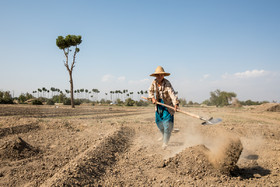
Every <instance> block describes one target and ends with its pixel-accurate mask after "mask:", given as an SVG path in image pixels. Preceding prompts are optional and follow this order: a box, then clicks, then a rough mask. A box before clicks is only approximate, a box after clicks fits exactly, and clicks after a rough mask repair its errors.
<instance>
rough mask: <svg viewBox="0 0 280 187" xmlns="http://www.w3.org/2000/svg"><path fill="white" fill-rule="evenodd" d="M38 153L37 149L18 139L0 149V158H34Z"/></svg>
mask: <svg viewBox="0 0 280 187" xmlns="http://www.w3.org/2000/svg"><path fill="white" fill-rule="evenodd" d="M38 153H39V149H38V148H35V147H33V146H31V145H30V144H28V143H27V142H26V141H24V140H23V139H22V138H20V137H16V138H15V139H13V140H11V141H8V142H6V143H4V145H3V146H2V147H1V148H0V158H1V159H2V160H4V159H10V160H20V159H24V158H29V157H32V156H35V155H37V154H38Z"/></svg>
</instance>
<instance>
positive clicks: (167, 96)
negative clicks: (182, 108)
mask: <svg viewBox="0 0 280 187" xmlns="http://www.w3.org/2000/svg"><path fill="white" fill-rule="evenodd" d="M169 75H170V73H166V72H165V71H164V69H163V67H161V66H158V67H157V68H156V71H155V72H154V73H153V74H151V75H150V76H153V77H156V79H155V80H154V81H153V82H152V84H151V86H150V88H149V98H150V99H151V100H152V102H153V103H154V104H155V103H156V102H161V103H164V104H167V105H170V106H173V107H174V108H175V111H177V109H178V107H179V101H178V98H177V96H176V94H175V92H174V90H173V87H172V85H171V83H170V82H169V81H168V80H167V79H165V78H164V76H169ZM155 95H156V97H155ZM155 111H156V112H155V113H156V124H157V127H158V128H159V130H160V132H161V134H162V137H161V138H160V139H159V141H162V140H163V145H162V148H163V149H166V147H167V144H168V141H169V139H170V136H171V132H172V130H173V126H174V113H175V111H174V110H172V109H169V108H166V107H164V106H162V105H156V107H155Z"/></svg>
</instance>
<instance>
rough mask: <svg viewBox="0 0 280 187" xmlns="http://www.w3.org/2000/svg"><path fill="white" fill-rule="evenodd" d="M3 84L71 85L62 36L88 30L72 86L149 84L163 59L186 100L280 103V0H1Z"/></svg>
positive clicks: (19, 89)
mask: <svg viewBox="0 0 280 187" xmlns="http://www.w3.org/2000/svg"><path fill="white" fill-rule="evenodd" d="M0 7H1V11H0V28H1V30H0V33H1V34H0V41H1V43H0V64H1V67H0V90H2V91H7V90H9V91H11V92H12V91H13V93H14V94H15V95H18V94H20V93H26V92H29V93H32V91H34V90H37V89H38V88H42V87H46V88H48V89H49V88H50V87H56V88H60V89H61V90H64V89H69V88H70V85H69V75H68V72H67V70H66V68H65V67H64V65H63V61H64V60H65V58H64V55H63V51H61V50H60V49H59V48H58V47H57V46H56V43H55V42H56V38H57V36H59V35H62V36H66V35H68V34H74V35H81V36H82V40H83V42H82V44H81V45H80V50H81V51H80V53H78V55H77V64H76V67H75V68H74V72H73V77H74V89H80V88H84V89H89V90H91V89H93V88H95V89H99V90H100V91H101V93H100V94H101V96H102V95H104V93H105V92H107V93H108V92H110V91H111V90H112V91H114V90H123V89H128V90H129V91H133V92H137V91H140V90H147V89H148V87H149V86H150V83H151V82H152V80H153V78H152V77H150V76H149V75H150V74H151V73H153V72H154V71H155V69H156V67H157V66H158V65H161V66H163V67H164V69H165V71H166V72H169V73H171V76H169V77H167V79H168V80H170V81H171V83H172V84H173V87H174V89H175V90H176V91H178V93H179V94H178V96H179V98H185V99H186V100H187V101H190V100H192V101H196V102H202V101H204V100H205V99H209V97H210V92H211V91H214V90H216V89H220V90H223V91H228V92H235V93H236V94H237V97H238V99H239V100H242V101H244V100H248V99H251V100H254V101H263V100H267V101H273V100H275V101H278V102H280V86H279V82H280V11H279V10H280V1H279V0H261V1H260V0H246V1H244V0H227V1H225V0H211V1H210V0H204V1H202V0H88V1H87V0H82V1H73V0H67V1H66V0H48V1H38V0H26V1H21V0H18V1H15V0H10V1H4V0H2V1H0Z"/></svg>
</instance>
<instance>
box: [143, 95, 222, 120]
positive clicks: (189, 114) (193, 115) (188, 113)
mask: <svg viewBox="0 0 280 187" xmlns="http://www.w3.org/2000/svg"><path fill="white" fill-rule="evenodd" d="M142 98H143V99H146V100H148V101H150V100H151V99H149V98H146V97H142ZM156 104H158V105H162V106H165V107H167V108H171V109H173V110H175V108H174V107H172V106H169V105H166V104H163V103H160V102H156ZM177 112H180V113H183V114H186V115H188V116H191V117H194V118H197V119H200V120H202V121H203V122H202V123H201V124H202V125H214V124H217V123H220V122H221V121H222V119H220V118H215V119H214V118H213V117H211V118H209V119H206V118H204V117H201V116H199V115H196V114H192V113H190V112H186V111H183V110H179V109H177Z"/></svg>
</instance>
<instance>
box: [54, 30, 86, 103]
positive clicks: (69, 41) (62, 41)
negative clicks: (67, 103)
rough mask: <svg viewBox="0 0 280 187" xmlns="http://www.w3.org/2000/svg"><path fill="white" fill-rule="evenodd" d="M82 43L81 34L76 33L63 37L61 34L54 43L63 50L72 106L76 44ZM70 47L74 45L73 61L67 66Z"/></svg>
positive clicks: (77, 50) (77, 49)
mask: <svg viewBox="0 0 280 187" xmlns="http://www.w3.org/2000/svg"><path fill="white" fill-rule="evenodd" d="M81 43H82V36H80V35H78V36H76V35H67V36H66V37H65V38H64V37H63V36H58V37H57V39H56V45H57V47H58V48H59V49H61V50H63V52H64V55H65V58H66V60H65V61H64V66H65V67H66V69H67V71H68V73H69V77H70V81H69V82H70V93H71V106H72V108H75V104H74V90H73V87H74V86H73V78H72V73H73V68H74V67H75V63H76V55H77V53H78V52H79V51H80V49H79V48H78V45H80V44H81ZM71 47H74V53H73V59H72V60H73V61H72V64H71V65H70V66H69V64H68V60H69V53H70V52H71V51H72V50H70V48H71Z"/></svg>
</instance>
